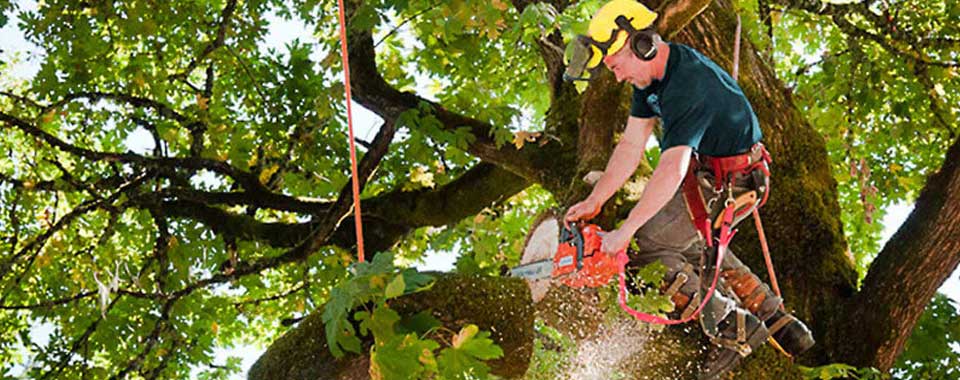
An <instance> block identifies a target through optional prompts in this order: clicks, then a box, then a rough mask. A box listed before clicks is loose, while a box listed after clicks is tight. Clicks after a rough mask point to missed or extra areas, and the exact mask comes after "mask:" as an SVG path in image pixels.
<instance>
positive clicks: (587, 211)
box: [563, 198, 603, 227]
mask: <svg viewBox="0 0 960 380" xmlns="http://www.w3.org/2000/svg"><path fill="white" fill-rule="evenodd" d="M601 207H603V204H602V203H600V202H597V201H595V200H593V198H587V199H584V200H582V201H580V202H579V203H577V204H575V205H573V206H570V209H568V210H567V215H565V216H564V217H563V221H564V225H567V226H568V227H569V224H568V223H569V222H576V221H580V220H590V219H593V217H595V216H597V214H599V213H600V208H601Z"/></svg>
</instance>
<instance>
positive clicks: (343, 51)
mask: <svg viewBox="0 0 960 380" xmlns="http://www.w3.org/2000/svg"><path fill="white" fill-rule="evenodd" d="M337 7H338V8H337V13H339V18H340V59H341V61H342V62H343V84H344V87H346V102H347V129H349V130H350V173H351V176H350V178H351V181H352V182H353V207H354V209H353V211H354V212H353V221H354V224H355V225H356V227H357V228H356V230H357V258H358V259H359V260H360V262H361V263H362V262H363V261H364V258H363V222H362V220H361V217H360V181H359V179H358V178H357V147H356V145H355V144H354V138H353V113H352V110H351V108H350V100H351V99H353V97H351V95H350V60H349V59H348V58H347V28H346V23H345V22H344V17H343V0H337Z"/></svg>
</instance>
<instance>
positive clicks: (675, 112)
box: [660, 92, 712, 150]
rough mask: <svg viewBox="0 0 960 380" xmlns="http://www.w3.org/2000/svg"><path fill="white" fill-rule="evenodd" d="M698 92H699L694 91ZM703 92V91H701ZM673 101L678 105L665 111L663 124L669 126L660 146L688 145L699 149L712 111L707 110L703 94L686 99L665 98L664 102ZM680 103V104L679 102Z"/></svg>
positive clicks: (665, 147) (664, 132) (665, 148)
mask: <svg viewBox="0 0 960 380" xmlns="http://www.w3.org/2000/svg"><path fill="white" fill-rule="evenodd" d="M694 93H697V92H694ZM699 94H702V92H699ZM671 100H672V101H673V102H675V103H673V104H674V105H677V106H676V107H672V108H671V109H670V111H669V112H664V115H663V124H664V125H665V126H667V127H666V128H665V130H664V131H663V139H662V141H661V142H660V148H661V149H662V150H667V149H669V148H672V147H675V146H681V145H686V146H690V147H692V148H693V149H694V150H697V149H698V148H699V147H700V141H701V140H702V139H703V135H704V133H706V131H707V127H708V126H709V125H711V122H710V118H711V117H712V116H711V115H710V112H706V111H707V109H706V107H705V104H704V102H705V101H706V99H705V98H704V97H703V96H702V95H695V96H692V97H690V96H688V97H687V98H686V99H683V100H680V99H664V102H669V101H671ZM677 103H679V104H677Z"/></svg>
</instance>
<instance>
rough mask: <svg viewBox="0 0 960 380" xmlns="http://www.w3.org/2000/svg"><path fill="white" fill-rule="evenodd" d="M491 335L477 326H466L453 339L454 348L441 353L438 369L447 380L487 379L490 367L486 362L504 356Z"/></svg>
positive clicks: (438, 359)
mask: <svg viewBox="0 0 960 380" xmlns="http://www.w3.org/2000/svg"><path fill="white" fill-rule="evenodd" d="M489 336H490V333H488V332H486V331H483V332H480V331H479V329H478V328H477V326H476V325H473V324H470V325H467V326H464V327H463V328H462V329H461V330H460V332H459V333H458V334H457V335H455V336H454V338H453V346H452V347H447V348H444V349H443V350H441V351H440V356H439V357H438V358H437V367H438V369H439V371H440V374H441V376H443V378H445V379H458V380H459V379H464V380H466V379H477V378H480V379H482V378H485V377H486V376H487V374H488V373H489V371H490V367H489V366H487V364H486V363H484V362H483V361H484V360H490V359H496V358H499V357H501V356H503V350H502V349H501V348H500V347H499V346H497V345H496V344H494V343H493V341H492V340H491V339H490V338H489Z"/></svg>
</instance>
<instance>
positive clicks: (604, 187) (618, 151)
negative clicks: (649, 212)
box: [588, 116, 655, 205]
mask: <svg viewBox="0 0 960 380" xmlns="http://www.w3.org/2000/svg"><path fill="white" fill-rule="evenodd" d="M654 120H655V119H654V118H647V119H641V118H636V117H633V116H631V117H629V118H627V128H626V130H624V132H623V136H622V137H621V138H620V142H619V143H617V147H616V148H614V150H613V155H611V156H610V160H609V161H607V167H606V169H605V170H604V171H603V176H601V177H600V180H599V181H597V184H596V186H594V187H593V191H591V192H590V196H589V197H588V198H589V199H592V200H594V201H596V202H597V203H598V204H600V205H603V204H604V203H606V202H607V199H610V197H612V196H613V194H615V193H616V192H617V190H619V189H620V187H621V186H623V184H624V182H627V179H629V178H630V176H631V175H633V172H634V171H636V170H637V166H639V165H640V160H642V159H643V152H644V150H645V149H646V146H647V140H649V139H650V134H651V133H652V132H653V125H654Z"/></svg>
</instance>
